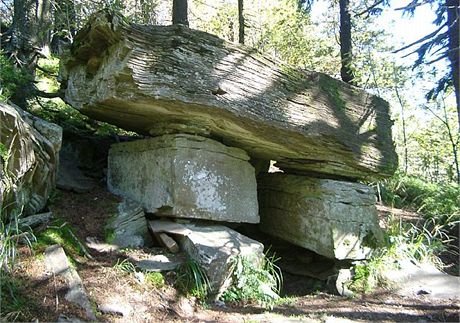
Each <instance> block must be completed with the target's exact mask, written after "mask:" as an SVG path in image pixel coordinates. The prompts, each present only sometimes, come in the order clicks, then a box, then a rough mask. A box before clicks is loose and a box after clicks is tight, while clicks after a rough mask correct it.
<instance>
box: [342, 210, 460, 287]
mask: <svg viewBox="0 0 460 323" xmlns="http://www.w3.org/2000/svg"><path fill="white" fill-rule="evenodd" d="M458 223H459V222H458V221H451V222H449V224H446V225H444V226H440V225H437V224H436V223H435V221H434V219H427V220H426V221H425V222H424V223H423V225H422V226H421V227H420V228H419V227H417V226H415V225H414V224H412V223H403V222H402V221H401V220H399V221H397V220H395V219H390V222H389V225H388V228H387V232H386V245H385V246H384V247H382V248H380V249H378V250H376V252H375V253H374V254H373V256H372V257H371V258H370V259H369V260H367V261H366V262H363V263H360V264H357V265H355V267H354V278H353V282H352V284H351V286H350V288H351V289H352V290H356V291H359V292H370V291H372V290H373V289H374V288H375V287H377V286H386V285H387V282H386V281H385V279H384V276H383V273H384V272H385V271H388V270H390V269H396V268H398V264H399V263H400V262H402V261H404V260H410V261H411V262H413V263H416V264H417V263H432V264H434V265H435V266H437V267H440V268H442V266H443V264H442V261H441V260H440V259H439V257H438V255H439V254H440V253H442V252H445V251H446V250H447V248H446V244H447V243H448V242H449V241H451V240H450V238H449V236H448V234H447V231H446V229H447V228H448V226H449V225H458ZM457 256H458V254H457Z"/></svg>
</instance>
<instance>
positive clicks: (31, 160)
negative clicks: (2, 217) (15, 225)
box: [0, 102, 62, 215]
mask: <svg viewBox="0 0 460 323" xmlns="http://www.w3.org/2000/svg"><path fill="white" fill-rule="evenodd" d="M61 140H62V129H61V127H59V126H57V125H55V124H52V123H49V122H46V121H43V120H41V119H39V118H37V117H34V116H32V115H31V114H29V113H27V112H25V111H23V110H21V109H20V108H18V107H16V106H12V105H8V104H5V103H1V102H0V179H1V181H0V207H2V209H3V210H5V209H6V210H11V209H13V208H16V209H21V208H23V215H30V214H35V213H38V212H39V211H40V210H42V209H43V208H44V206H45V205H46V202H47V200H48V197H49V195H50V193H51V190H52V189H53V188H54V186H55V181H56V171H57V167H58V161H59V149H60V147H61ZM5 166H6V170H5Z"/></svg>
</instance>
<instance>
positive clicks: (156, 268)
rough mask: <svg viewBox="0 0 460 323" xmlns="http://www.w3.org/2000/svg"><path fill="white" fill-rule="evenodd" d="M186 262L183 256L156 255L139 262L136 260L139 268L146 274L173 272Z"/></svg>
mask: <svg viewBox="0 0 460 323" xmlns="http://www.w3.org/2000/svg"><path fill="white" fill-rule="evenodd" d="M185 261H186V257H185V256H184V255H182V254H175V255H155V256H151V257H149V258H147V259H142V260H139V261H136V260H134V262H135V264H136V266H137V267H139V268H140V269H141V270H143V271H146V272H161V271H172V270H175V269H177V268H178V267H179V266H180V265H181V264H183V263H184V262H185Z"/></svg>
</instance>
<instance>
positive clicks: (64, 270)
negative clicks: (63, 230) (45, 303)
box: [45, 245, 96, 321]
mask: <svg viewBox="0 0 460 323" xmlns="http://www.w3.org/2000/svg"><path fill="white" fill-rule="evenodd" d="M45 263H46V267H47V268H48V270H49V271H50V272H52V273H53V274H54V275H60V276H62V277H64V279H65V280H66V282H67V286H68V291H67V293H66V294H65V298H66V300H68V301H69V302H72V303H75V304H77V305H78V306H80V307H81V308H83V309H84V310H85V311H86V316H87V318H88V319H90V320H92V321H95V320H96V316H95V315H94V312H93V310H92V307H91V303H90V301H89V299H88V296H87V295H86V292H85V288H84V287H83V282H82V281H81V278H80V276H79V275H78V273H77V271H76V270H75V269H73V268H71V267H70V263H69V261H68V260H67V256H66V254H65V252H64V249H62V247H61V246H60V245H52V246H49V247H48V248H46V250H45Z"/></svg>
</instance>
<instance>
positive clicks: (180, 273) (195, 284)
mask: <svg viewBox="0 0 460 323" xmlns="http://www.w3.org/2000/svg"><path fill="white" fill-rule="evenodd" d="M176 274H177V278H176V282H175V287H176V288H177V289H178V290H179V291H180V292H181V293H182V294H185V295H187V296H193V297H196V299H197V300H199V301H205V300H206V298H207V296H208V294H209V292H210V283H209V278H208V276H207V275H206V273H205V271H204V270H203V269H202V268H201V267H200V265H199V264H198V263H197V262H196V261H195V260H193V259H188V260H187V261H186V262H184V263H183V264H181V265H180V266H179V268H178V269H177V270H176Z"/></svg>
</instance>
